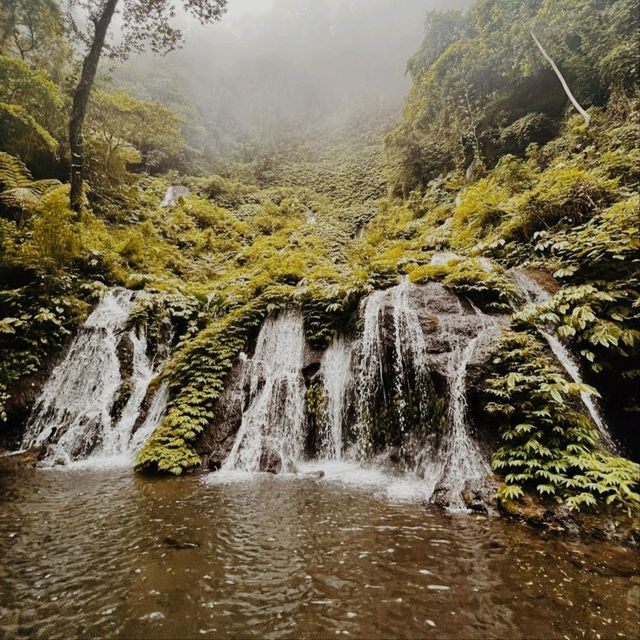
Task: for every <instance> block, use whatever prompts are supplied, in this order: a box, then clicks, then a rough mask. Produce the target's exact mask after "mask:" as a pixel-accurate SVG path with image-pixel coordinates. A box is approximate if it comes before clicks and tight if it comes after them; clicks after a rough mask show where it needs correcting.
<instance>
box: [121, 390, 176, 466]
mask: <svg viewBox="0 0 640 640" xmlns="http://www.w3.org/2000/svg"><path fill="white" fill-rule="evenodd" d="M168 402H169V385H167V384H166V383H163V384H162V385H161V386H160V388H159V389H158V391H156V393H155V395H154V396H153V400H152V401H151V405H150V406H149V411H148V412H147V415H146V417H145V420H144V422H143V423H142V425H141V426H140V428H139V429H138V430H137V431H135V433H134V434H133V435H132V436H131V441H130V443H129V451H131V452H132V453H136V452H138V451H139V450H140V448H141V447H142V445H143V444H144V443H145V442H146V441H147V439H148V438H149V437H150V436H151V434H152V433H153V432H154V431H155V430H156V429H157V428H158V427H159V426H160V423H161V422H162V419H163V418H164V416H165V413H166V412H167V404H168Z"/></svg>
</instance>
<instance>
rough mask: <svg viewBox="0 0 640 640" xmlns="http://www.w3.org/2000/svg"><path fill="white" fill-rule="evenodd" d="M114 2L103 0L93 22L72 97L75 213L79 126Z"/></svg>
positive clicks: (73, 204) (80, 164)
mask: <svg viewBox="0 0 640 640" xmlns="http://www.w3.org/2000/svg"><path fill="white" fill-rule="evenodd" d="M118 1H119V0H107V1H106V3H105V5H104V9H103V10H102V14H101V15H100V17H99V18H98V19H97V20H94V25H95V31H94V35H93V42H92V43H91V47H90V48H89V51H88V52H87V56H86V57H85V59H84V62H83V64H82V73H81V74H80V80H79V82H78V86H77V87H76V90H75V92H74V94H73V109H72V111H71V120H70V121H69V148H70V150H71V193H70V196H69V204H70V206H71V209H73V211H75V212H79V211H80V209H81V207H82V196H83V192H82V191H83V190H82V185H83V171H84V158H83V140H82V127H83V125H84V119H85V116H86V115H87V106H88V104H89V96H90V95H91V87H92V86H93V81H94V79H95V77H96V71H97V70H98V63H99V62H100V54H101V53H102V48H103V46H104V41H105V38H106V36H107V31H108V29H109V24H110V23H111V18H113V14H114V13H115V10H116V6H117V4H118Z"/></svg>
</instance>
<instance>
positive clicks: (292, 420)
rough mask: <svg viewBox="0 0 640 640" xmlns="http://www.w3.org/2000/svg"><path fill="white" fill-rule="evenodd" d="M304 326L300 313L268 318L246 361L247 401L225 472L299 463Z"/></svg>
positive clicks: (301, 435) (303, 408) (302, 402)
mask: <svg viewBox="0 0 640 640" xmlns="http://www.w3.org/2000/svg"><path fill="white" fill-rule="evenodd" d="M304 347H305V338H304V326H303V321H302V316H301V314H300V313H298V312H293V311H286V312H283V313H281V314H280V315H278V316H277V317H270V318H268V319H267V320H266V321H265V322H264V324H263V325H262V328H261V330H260V334H259V335H258V341H257V344H256V349H255V353H254V355H253V357H252V358H251V360H249V361H247V363H246V367H247V369H246V371H247V376H248V379H249V381H250V389H249V397H248V399H247V402H246V405H245V408H244V410H243V414H242V422H241V425H240V429H239V431H238V434H237V436H236V439H235V442H234V444H233V448H232V449H231V453H230V454H229V456H228V458H227V459H226V461H225V462H224V464H223V466H222V469H223V470H226V471H232V470H241V471H259V470H261V469H264V468H265V467H268V466H271V464H273V463H275V462H276V460H275V459H276V458H279V462H280V463H281V464H282V466H283V467H284V466H285V462H286V461H287V460H293V461H295V460H299V459H301V458H302V455H303V453H304V444H305V442H304V441H305V391H306V389H305V383H304V376H303V375H302V369H303V366H304Z"/></svg>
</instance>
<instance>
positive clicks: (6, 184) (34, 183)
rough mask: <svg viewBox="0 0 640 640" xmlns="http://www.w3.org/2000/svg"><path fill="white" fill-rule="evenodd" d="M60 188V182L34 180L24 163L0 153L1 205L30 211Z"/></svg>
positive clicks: (2, 152)
mask: <svg viewBox="0 0 640 640" xmlns="http://www.w3.org/2000/svg"><path fill="white" fill-rule="evenodd" d="M59 186H60V181H59V180H34V179H33V177H32V176H31V173H30V172H29V169H27V167H26V166H25V165H24V163H23V162H21V161H20V160H19V159H18V158H14V157H13V156H12V155H10V154H8V153H5V152H4V151H0V204H2V205H4V206H5V207H7V208H9V209H30V208H32V207H35V206H36V205H37V204H38V202H39V201H40V199H41V198H42V197H43V196H44V195H46V194H47V193H48V192H49V191H51V190H52V189H55V188H56V187H59Z"/></svg>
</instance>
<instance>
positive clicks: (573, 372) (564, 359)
mask: <svg viewBox="0 0 640 640" xmlns="http://www.w3.org/2000/svg"><path fill="white" fill-rule="evenodd" d="M542 335H543V336H544V337H545V339H546V341H547V342H548V343H549V347H551V351H553V353H554V355H555V357H556V358H557V359H558V362H560V364H561V365H562V366H563V368H564V370H565V371H566V372H567V373H568V374H569V377H570V378H571V379H572V380H573V381H574V382H576V383H578V384H583V382H582V378H581V377H580V370H579V367H578V363H577V362H576V361H575V360H574V359H573V358H572V357H571V353H570V352H569V350H568V349H567V348H566V347H565V346H564V345H563V344H562V342H560V340H558V338H556V337H555V336H554V335H552V334H550V333H547V332H546V331H543V332H542ZM580 399H581V400H582V404H583V405H584V406H585V407H586V409H587V411H588V412H589V415H590V416H591V420H592V421H593V423H594V424H595V425H596V427H597V428H598V431H599V432H600V435H601V437H602V439H603V441H604V444H605V445H606V446H607V447H609V448H610V449H614V448H615V444H614V442H613V438H612V437H611V433H610V432H609V428H608V427H607V425H606V424H605V422H604V420H603V419H602V416H601V415H600V411H599V410H598V407H597V405H596V403H595V402H594V401H593V397H592V396H591V394H589V393H585V392H584V391H581V392H580Z"/></svg>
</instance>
